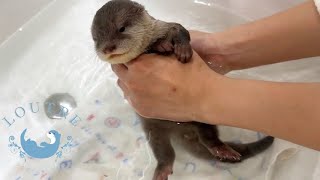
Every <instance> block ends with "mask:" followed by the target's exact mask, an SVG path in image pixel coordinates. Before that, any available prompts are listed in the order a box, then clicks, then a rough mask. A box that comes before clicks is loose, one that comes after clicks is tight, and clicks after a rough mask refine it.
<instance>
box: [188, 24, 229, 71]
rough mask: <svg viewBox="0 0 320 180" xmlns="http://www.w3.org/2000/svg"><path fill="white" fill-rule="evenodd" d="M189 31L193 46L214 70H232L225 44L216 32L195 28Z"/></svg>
mask: <svg viewBox="0 0 320 180" xmlns="http://www.w3.org/2000/svg"><path fill="white" fill-rule="evenodd" d="M189 32H190V36H191V46H192V48H193V49H194V50H195V51H196V52H197V53H198V54H199V55H200V57H201V58H202V59H203V60H204V61H205V62H206V64H207V65H208V66H209V67H210V68H211V69H212V70H214V71H215V72H217V73H219V74H226V73H228V72H230V71H231V70H232V68H231V66H230V65H229V64H228V61H227V54H228V53H227V52H226V51H225V47H224V46H225V44H223V43H222V42H219V41H218V40H217V39H216V37H215V36H214V34H212V33H206V32H201V31H193V30H191V31H189Z"/></svg>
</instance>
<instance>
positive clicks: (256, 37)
mask: <svg viewBox="0 0 320 180" xmlns="http://www.w3.org/2000/svg"><path fill="white" fill-rule="evenodd" d="M212 38H213V41H215V43H220V44H221V45H218V47H221V49H219V50H218V51H220V52H218V53H220V54H224V55H225V61H226V62H227V63H228V64H229V66H230V67H231V68H232V69H233V70H237V69H245V68H250V67H255V66H260V65H266V64H272V63H277V62H282V61H288V60H294V59H300V58H305V57H313V56H319V55H320V16H319V14H318V12H317V10H316V6H315V5H314V3H313V2H312V1H308V2H306V3H304V4H302V5H299V6H297V7H294V8H291V9H288V10H287V11H285V12H282V13H278V14H275V15H273V16H270V17H267V18H264V19H261V20H258V21H254V22H251V23H248V24H244V25H240V26H237V27H234V28H231V29H229V30H227V31H223V32H220V33H216V34H213V36H212Z"/></svg>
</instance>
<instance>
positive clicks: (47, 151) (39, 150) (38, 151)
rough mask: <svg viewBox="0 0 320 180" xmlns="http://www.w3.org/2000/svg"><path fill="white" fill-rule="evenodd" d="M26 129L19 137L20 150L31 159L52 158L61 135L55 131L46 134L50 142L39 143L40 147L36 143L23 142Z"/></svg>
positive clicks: (31, 141)
mask: <svg viewBox="0 0 320 180" xmlns="http://www.w3.org/2000/svg"><path fill="white" fill-rule="evenodd" d="M26 132H27V129H25V130H23V132H22V133H21V135H20V142H21V147H22V149H23V150H24V151H25V152H26V153H27V154H28V155H29V156H31V157H33V158H39V159H43V158H49V157H51V156H53V155H54V154H55V153H56V152H57V151H58V149H59V145H60V138H61V134H60V133H59V132H57V131H56V130H51V131H49V132H48V133H47V137H48V138H49V139H50V142H49V143H47V142H41V143H40V145H38V144H37V142H36V141H34V140H31V139H28V140H25V134H26Z"/></svg>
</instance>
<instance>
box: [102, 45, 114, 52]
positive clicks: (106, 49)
mask: <svg viewBox="0 0 320 180" xmlns="http://www.w3.org/2000/svg"><path fill="white" fill-rule="evenodd" d="M115 49H116V45H114V44H108V45H106V46H105V47H104V49H103V52H104V53H105V54H109V53H112V51H114V50H115Z"/></svg>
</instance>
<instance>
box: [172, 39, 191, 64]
mask: <svg viewBox="0 0 320 180" xmlns="http://www.w3.org/2000/svg"><path fill="white" fill-rule="evenodd" d="M174 54H175V55H176V57H177V58H178V60H179V61H180V62H181V63H187V62H189V61H190V59H191V57H192V54H193V51H192V48H191V45H190V44H189V43H187V44H175V45H174Z"/></svg>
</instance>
